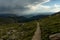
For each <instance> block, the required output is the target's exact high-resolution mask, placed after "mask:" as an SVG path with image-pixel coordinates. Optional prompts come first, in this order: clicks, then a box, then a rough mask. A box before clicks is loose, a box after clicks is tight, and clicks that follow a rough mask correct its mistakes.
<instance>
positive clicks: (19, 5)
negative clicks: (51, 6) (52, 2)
mask: <svg viewBox="0 0 60 40" xmlns="http://www.w3.org/2000/svg"><path fill="white" fill-rule="evenodd" d="M44 1H45V0H0V12H13V13H20V14H22V12H24V11H26V10H29V8H28V7H25V6H27V5H35V4H36V3H41V2H44Z"/></svg>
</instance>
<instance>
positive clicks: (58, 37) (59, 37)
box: [49, 33, 60, 40]
mask: <svg viewBox="0 0 60 40" xmlns="http://www.w3.org/2000/svg"><path fill="white" fill-rule="evenodd" d="M49 39H51V40H60V33H56V34H53V35H50V36H49Z"/></svg>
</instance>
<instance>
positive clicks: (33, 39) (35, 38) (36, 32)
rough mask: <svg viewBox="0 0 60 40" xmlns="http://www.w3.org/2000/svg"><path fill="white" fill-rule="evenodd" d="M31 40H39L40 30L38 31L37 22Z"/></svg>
mask: <svg viewBox="0 0 60 40" xmlns="http://www.w3.org/2000/svg"><path fill="white" fill-rule="evenodd" d="M32 40H41V30H40V26H39V22H37V29H36V31H35V33H34V36H33V38H32Z"/></svg>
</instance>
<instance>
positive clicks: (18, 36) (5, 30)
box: [0, 18, 36, 40]
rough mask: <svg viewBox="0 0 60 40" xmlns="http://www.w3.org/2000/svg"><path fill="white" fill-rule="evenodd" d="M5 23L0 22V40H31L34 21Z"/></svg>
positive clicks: (34, 25)
mask: <svg viewBox="0 0 60 40" xmlns="http://www.w3.org/2000/svg"><path fill="white" fill-rule="evenodd" d="M0 19H1V18H0ZM7 21H8V22H7ZM7 21H4V20H3V19H2V20H1V21H0V40H1V39H3V40H7V39H8V40H9V39H10V40H12V39H13V38H14V39H15V40H31V38H32V36H33V34H34V32H35V30H36V23H35V22H34V21H32V22H27V23H17V22H12V21H9V20H7Z"/></svg>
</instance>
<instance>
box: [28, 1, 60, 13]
mask: <svg viewBox="0 0 60 40" xmlns="http://www.w3.org/2000/svg"><path fill="white" fill-rule="evenodd" d="M48 2H50V0H47V1H45V2H42V3H39V4H37V5H28V6H27V7H29V8H30V10H28V11H30V12H32V13H33V12H38V13H41V12H59V11H60V5H59V4H54V5H53V6H49V5H43V4H44V3H48Z"/></svg>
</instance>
